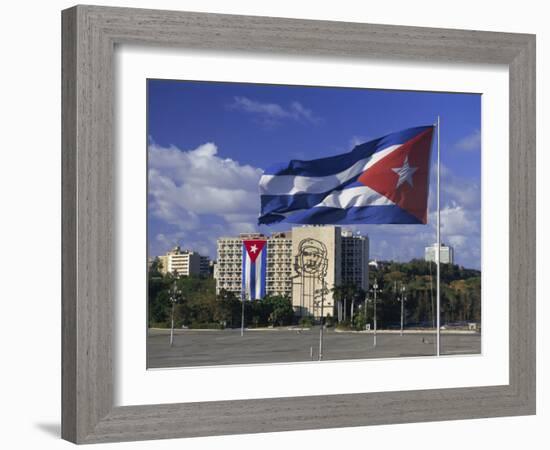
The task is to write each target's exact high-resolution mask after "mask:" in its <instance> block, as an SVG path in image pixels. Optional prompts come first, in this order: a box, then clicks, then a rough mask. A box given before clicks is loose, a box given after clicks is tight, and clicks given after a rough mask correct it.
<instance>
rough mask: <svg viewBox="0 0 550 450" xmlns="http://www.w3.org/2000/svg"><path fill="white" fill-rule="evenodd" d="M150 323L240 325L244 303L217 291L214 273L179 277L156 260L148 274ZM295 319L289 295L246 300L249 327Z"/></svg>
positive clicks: (224, 326)
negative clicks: (164, 272)
mask: <svg viewBox="0 0 550 450" xmlns="http://www.w3.org/2000/svg"><path fill="white" fill-rule="evenodd" d="M148 302H149V314H148V323H149V327H158V328H165V327H170V326H171V320H172V308H173V309H174V326H175V327H176V328H181V327H182V326H186V327H189V328H236V327H240V326H241V315H242V313H243V310H242V307H243V305H242V303H241V301H240V299H239V298H237V296H236V295H235V294H234V293H232V292H229V291H225V290H222V291H221V292H220V293H219V294H218V295H216V282H215V280H214V279H213V278H211V277H198V276H190V277H176V276H173V275H171V274H165V275H163V274H162V273H161V272H160V262H159V261H158V260H155V261H154V262H153V264H152V265H151V267H150V269H149V276H148ZM293 320H294V313H293V309H292V302H291V301H290V299H289V298H287V297H282V296H268V297H266V298H264V299H262V300H261V301H250V302H245V303H244V325H245V326H247V327H260V326H270V325H272V326H282V325H289V324H291V323H292V322H293Z"/></svg>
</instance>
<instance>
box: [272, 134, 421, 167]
mask: <svg viewBox="0 0 550 450" xmlns="http://www.w3.org/2000/svg"><path fill="white" fill-rule="evenodd" d="M430 127H431V125H429V126H422V127H415V128H408V129H406V130H402V131H399V132H397V133H392V134H389V135H387V136H384V137H381V138H378V139H375V140H372V141H369V142H365V143H364V144H360V145H357V146H356V147H354V149H353V150H352V151H351V152H348V153H344V154H341V155H336V156H331V157H328V158H320V159H314V160H311V161H301V160H292V161H290V162H289V163H284V164H279V165H276V166H273V167H270V168H268V169H266V170H265V172H264V173H265V175H278V176H283V175H300V176H305V177H324V176H327V175H333V174H336V173H339V172H342V171H344V170H346V169H347V168H349V167H350V166H352V165H353V164H355V163H356V162H357V161H359V160H361V159H364V158H368V157H370V156H371V155H372V154H373V153H375V152H377V151H380V150H382V149H385V148H387V147H389V146H390V145H397V144H402V143H403V142H406V141H408V140H409V139H411V138H413V137H414V136H416V135H417V134H419V133H421V132H422V131H424V130H426V129H428V128H430Z"/></svg>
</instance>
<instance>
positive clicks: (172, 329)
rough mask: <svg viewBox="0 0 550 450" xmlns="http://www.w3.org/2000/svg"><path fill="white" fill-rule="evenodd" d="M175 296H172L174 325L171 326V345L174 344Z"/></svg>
mask: <svg viewBox="0 0 550 450" xmlns="http://www.w3.org/2000/svg"><path fill="white" fill-rule="evenodd" d="M174 304H175V302H174V298H172V327H171V328H170V347H172V346H173V345H174Z"/></svg>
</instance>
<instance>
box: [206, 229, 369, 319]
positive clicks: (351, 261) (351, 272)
mask: <svg viewBox="0 0 550 450" xmlns="http://www.w3.org/2000/svg"><path fill="white" fill-rule="evenodd" d="M244 239H266V240H267V268H266V294H267V295H283V296H288V297H289V298H291V299H292V304H293V306H294V310H295V311H296V314H298V315H309V314H311V315H314V316H316V317H319V316H320V315H321V304H322V306H323V315H324V316H326V315H328V314H331V315H332V313H333V306H334V303H333V298H332V291H331V289H332V288H333V286H335V285H340V284H341V283H350V284H355V285H356V286H358V287H361V288H362V289H364V290H368V258H369V241H368V238H367V237H364V236H359V235H357V234H356V235H354V234H353V233H351V232H349V231H342V230H341V228H340V227H337V226H302V227H293V228H292V230H291V231H285V232H277V233H273V234H272V235H271V236H265V235H263V234H241V235H239V236H238V237H222V238H219V239H218V243H217V253H218V255H217V261H216V265H215V269H214V278H215V279H216V292H217V293H219V292H220V291H221V290H222V289H224V290H227V291H230V292H233V293H234V294H235V295H236V296H237V297H239V298H240V297H241V295H242V287H241V284H242V251H243V243H242V241H243V240H244Z"/></svg>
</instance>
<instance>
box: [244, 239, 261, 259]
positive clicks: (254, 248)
mask: <svg viewBox="0 0 550 450" xmlns="http://www.w3.org/2000/svg"><path fill="white" fill-rule="evenodd" d="M266 242H267V241H266V240H260V239H249V240H243V245H244V248H246V253H248V256H249V258H250V261H251V262H256V258H257V257H258V255H259V254H260V253H261V252H262V250H263V248H264V246H265V244H266Z"/></svg>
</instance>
